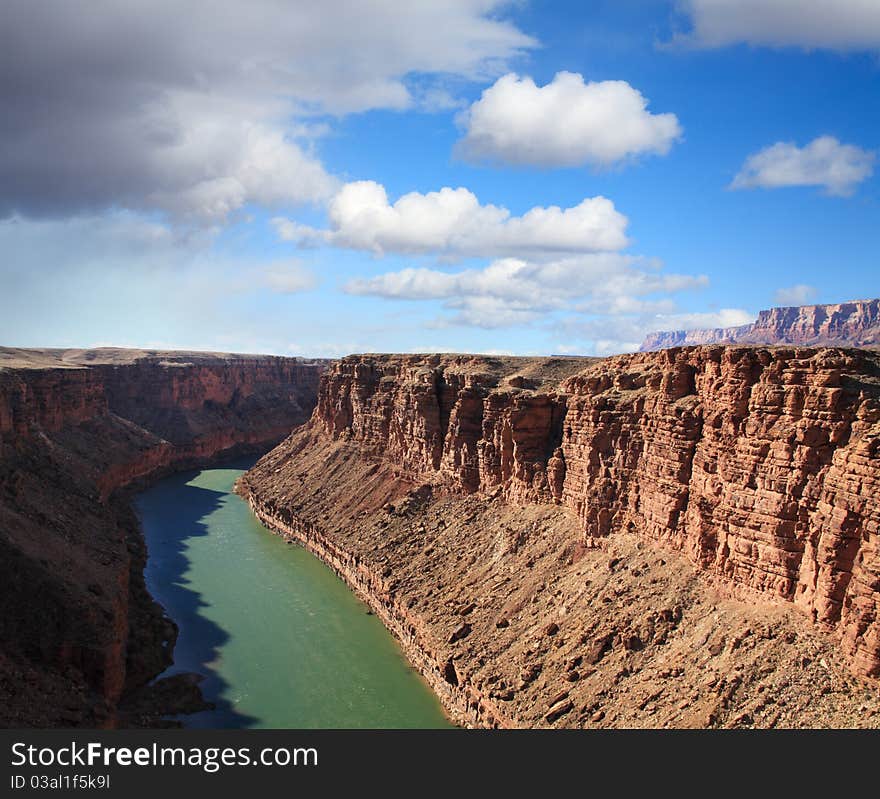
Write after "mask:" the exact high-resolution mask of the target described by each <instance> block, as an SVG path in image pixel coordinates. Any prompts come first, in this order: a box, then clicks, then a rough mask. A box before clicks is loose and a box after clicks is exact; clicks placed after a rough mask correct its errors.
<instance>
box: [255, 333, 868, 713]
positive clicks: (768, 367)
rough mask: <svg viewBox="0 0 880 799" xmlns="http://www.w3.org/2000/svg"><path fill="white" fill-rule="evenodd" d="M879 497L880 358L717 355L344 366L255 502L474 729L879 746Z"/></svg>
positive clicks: (352, 360)
mask: <svg viewBox="0 0 880 799" xmlns="http://www.w3.org/2000/svg"><path fill="white" fill-rule="evenodd" d="M878 480H880V357H878V356H877V355H876V354H874V353H870V352H867V351H859V350H843V349H820V350H815V349H804V348H776V349H760V348H748V347H699V348H686V349H675V350H668V351H664V352H660V353H646V354H636V355H631V356H619V357H616V358H610V359H606V360H603V361H593V362H591V361H587V360H586V359H583V360H578V359H545V360H540V359H520V360H517V359H502V358H481V357H464V356H352V357H349V358H344V359H342V360H341V361H339V362H336V363H335V364H333V366H332V367H331V368H330V369H329V370H328V371H327V373H326V374H325V376H324V378H323V379H322V382H321V387H320V390H319V396H318V404H317V407H316V409H315V412H314V414H313V416H312V419H311V421H310V422H309V424H308V425H306V426H305V427H303V428H301V429H300V430H298V431H295V432H294V434H293V435H292V436H291V437H290V438H289V439H287V440H286V441H285V442H284V443H282V444H281V445H279V447H277V448H276V449H275V450H274V451H273V452H271V453H270V454H269V455H267V456H265V457H264V458H263V459H262V460H261V461H260V462H259V463H258V464H257V465H256V466H255V468H254V469H253V470H251V471H250V472H248V473H247V474H246V475H245V477H244V478H243V479H242V480H241V482H240V487H239V490H240V491H241V493H242V494H243V495H244V496H245V497H247V498H248V500H249V501H250V503H251V505H252V507H253V508H254V510H255V512H256V513H257V514H258V515H259V516H260V517H261V518H262V519H263V521H264V522H265V523H266V524H267V525H268V526H270V527H271V528H273V529H275V530H276V531H278V532H280V533H282V534H284V535H287V536H291V537H294V538H297V539H298V540H300V541H302V542H303V543H305V545H306V546H308V547H310V548H311V549H312V550H313V551H315V552H316V553H317V554H319V555H320V556H321V557H322V558H324V559H325V560H326V561H327V562H328V563H330V564H331V565H332V566H333V567H334V568H335V569H336V570H337V571H338V572H339V573H340V574H341V575H342V576H343V577H344V578H345V579H346V580H347V581H348V582H349V583H350V584H351V585H352V586H353V587H354V588H355V589H356V590H357V591H359V593H361V594H362V596H364V598H365V599H367V601H369V602H370V603H371V604H372V606H373V607H374V609H375V610H376V612H377V613H378V614H379V615H380V616H381V617H382V618H383V619H384V621H385V623H386V624H387V625H388V626H389V628H390V629H392V631H394V632H395V633H396V634H397V636H398V637H399V638H400V640H401V641H402V642H403V645H404V647H405V648H406V650H407V652H408V654H409V656H410V658H411V660H412V661H413V663H414V664H416V665H417V666H418V668H419V669H420V670H421V671H422V673H423V674H425V676H426V678H427V679H428V680H429V682H430V683H431V684H432V685H433V686H434V688H435V690H436V691H437V693H438V695H440V697H441V698H442V699H443V701H444V703H445V704H446V706H447V708H448V709H449V710H450V712H451V713H452V715H453V716H454V717H455V718H456V719H457V720H459V721H460V722H462V723H465V724H472V725H481V726H532V725H535V724H539V725H540V724H553V725H571V726H582V725H589V724H599V725H614V726H643V725H644V726H665V725H669V726H694V725H698V726H699V725H710V724H711V725H728V726H743V725H745V726H752V725H755V726H772V725H779V724H782V725H790V726H852V725H855V726H859V725H863V724H867V725H870V726H877V725H878V724H880V717H878V715H877V714H878V711H880V695H878V691H877V683H876V681H875V680H874V679H873V678H876V677H878V676H880V622H878V604H880V558H878V548H877V540H878V525H880V506H878V503H877V499H876V498H877V496H878V487H880V486H878ZM865 678H868V679H867V680H866V681H865V682H862V681H861V680H863V679H865Z"/></svg>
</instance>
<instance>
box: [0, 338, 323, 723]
mask: <svg viewBox="0 0 880 799" xmlns="http://www.w3.org/2000/svg"><path fill="white" fill-rule="evenodd" d="M0 356H2V357H0V598H2V602H3V606H4V613H3V614H2V616H0V705H2V707H3V711H2V713H0V721H5V722H6V724H5V725H4V726H31V725H35V726H55V725H58V724H62V725H67V726H70V725H73V724H82V723H85V724H89V725H100V724H105V723H108V722H109V721H110V720H111V719H112V718H113V715H114V713H115V707H116V705H117V703H118V701H119V699H120V697H121V696H122V694H123V693H124V692H125V691H127V690H130V689H132V688H137V687H138V686H140V685H143V684H144V683H146V682H147V681H149V680H150V679H151V678H152V677H153V676H155V674H156V673H158V672H159V671H161V670H162V669H163V668H164V666H165V665H167V662H168V650H167V649H166V648H165V644H164V643H163V641H164V642H167V641H168V640H169V639H170V640H173V636H174V632H173V625H171V624H169V623H168V622H167V621H166V620H164V619H163V616H162V612H161V609H159V608H158V607H157V606H155V605H154V603H152V600H151V599H150V598H149V595H148V594H147V593H146V589H145V587H144V584H143V576H142V569H143V565H144V558H145V553H144V551H143V544H142V541H141V540H140V537H139V535H138V533H137V527H136V523H135V521H134V519H133V518H132V517H131V512H130V510H129V508H128V506H127V503H125V502H124V501H123V500H122V499H120V498H116V497H113V496H112V494H113V492H114V491H115V490H116V489H118V488H122V487H124V486H126V485H128V484H130V483H131V482H132V481H133V480H136V479H139V478H144V477H148V476H149V475H151V474H156V473H159V472H161V471H167V470H169V469H171V468H176V467H179V466H185V465H188V464H194V463H196V462H198V461H204V460H206V459H211V458H214V457H216V456H218V455H220V454H222V453H233V452H240V451H259V450H265V449H268V448H269V447H271V446H272V445H273V444H274V443H276V442H277V441H279V440H281V439H282V438H283V437H284V436H285V435H287V434H288V433H289V432H290V430H291V429H292V428H293V427H295V426H296V425H298V424H301V423H302V422H304V421H305V420H306V419H307V418H308V416H309V414H310V413H311V410H312V408H313V407H314V404H315V399H316V395H317V387H318V381H319V376H320V372H321V370H322V369H323V363H321V362H305V361H302V360H299V359H295V358H276V357H259V356H214V355H204V354H196V353H183V354H177V353H157V354H145V353H132V354H128V353H124V352H122V353H120V352H119V351H107V352H101V351H96V352H76V353H68V352H64V351H48V352H47V351H41V352H23V351H12V350H3V351H2V352H0ZM22 685H28V686H30V688H29V689H27V690H25V689H22V688H21V686H22Z"/></svg>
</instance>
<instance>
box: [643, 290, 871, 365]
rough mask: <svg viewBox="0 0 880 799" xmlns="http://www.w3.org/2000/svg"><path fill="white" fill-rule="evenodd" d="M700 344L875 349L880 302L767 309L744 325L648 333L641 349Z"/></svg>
mask: <svg viewBox="0 0 880 799" xmlns="http://www.w3.org/2000/svg"><path fill="white" fill-rule="evenodd" d="M705 344H764V345H774V344H796V345H802V346H810V347H817V346H823V347H827V346H843V347H876V346H880V299H875V300H855V301H854V302H841V303H837V304H835V305H801V306H795V307H788V308H771V309H770V310H767V311H761V312H760V313H759V314H758V318H757V320H756V321H754V322H753V323H751V324H748V325H740V326H738V327H717V328H709V329H704V330H672V331H666V332H659V333H651V334H649V335H648V336H646V337H645V340H644V342H643V343H642V347H641V350H642V352H650V351H654V350H663V349H669V348H670V347H685V346H694V345H705Z"/></svg>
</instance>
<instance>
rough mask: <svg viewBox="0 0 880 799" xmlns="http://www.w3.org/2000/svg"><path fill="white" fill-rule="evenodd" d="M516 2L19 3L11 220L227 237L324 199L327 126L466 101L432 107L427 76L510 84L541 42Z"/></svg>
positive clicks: (330, 183) (8, 56) (5, 44)
mask: <svg viewBox="0 0 880 799" xmlns="http://www.w3.org/2000/svg"><path fill="white" fill-rule="evenodd" d="M503 5H504V3H503V2H502V0H424V2H419V3H408V4H399V3H387V2H382V0H371V1H369V2H357V3H354V2H350V0H325V1H324V2H322V3H295V4H292V3H289V2H287V0H250V2H247V3H242V2H239V1H238V0H193V2H189V3H187V4H186V8H185V11H182V10H181V5H180V3H179V2H174V1H173V0H149V2H147V0H135V1H133V2H126V3H119V2H109V1H108V0H100V1H99V2H95V1H94V0H66V2H64V3H34V2H32V1H31V0H7V1H6V2H4V4H3V25H2V31H0V103H2V107H3V115H2V116H3V118H2V123H0V217H4V216H10V215H13V214H24V215H29V216H35V215H42V216H46V215H56V216H57V215H67V214H72V213H85V214H88V213H93V212H95V211H100V210H102V209H106V208H120V207H122V208H128V209H134V210H147V211H154V210H159V211H162V212H165V213H168V214H171V215H173V216H174V217H176V218H182V219H184V220H188V221H200V222H203V223H208V224H210V223H214V222H218V221H222V220H223V219H225V218H226V217H227V215H229V214H230V213H233V212H235V211H236V210H238V209H240V208H241V207H242V206H243V205H245V204H247V203H258V204H261V205H269V206H271V205H281V204H295V203H303V202H313V201H314V202H322V201H324V200H325V199H327V198H328V197H329V196H330V195H332V193H333V192H334V191H335V189H336V182H335V181H334V180H333V178H332V177H331V176H329V175H328V174H327V172H326V170H325V169H324V167H323V166H322V165H321V163H320V161H319V159H318V158H317V157H316V155H315V154H314V153H313V152H312V150H311V148H310V143H309V140H308V137H309V135H310V134H311V133H313V132H314V127H313V126H312V125H311V121H312V120H315V117H316V115H322V114H345V113H350V112H357V111H363V110H367V109H373V108H389V109H403V108H407V107H410V106H412V105H414V104H418V103H419V102H421V103H423V104H425V105H431V106H433V107H440V106H442V105H444V104H448V103H450V102H452V99H451V98H449V97H443V96H442V94H441V93H440V92H439V90H438V91H436V92H433V93H432V92H428V94H427V95H425V96H424V97H421V95H420V94H419V92H421V91H422V90H421V89H419V90H418V91H417V92H416V96H414V95H413V92H412V91H411V90H410V88H409V82H410V80H411V79H413V80H415V78H413V76H417V78H418V81H420V82H421V83H422V84H423V83H424V76H425V75H429V76H430V75H438V76H455V77H457V78H458V79H461V80H488V79H491V78H492V77H494V76H495V75H498V74H500V73H501V72H503V71H504V69H505V68H506V64H507V63H508V62H509V61H510V60H511V59H513V58H515V57H517V56H518V55H519V54H521V53H523V52H524V51H525V50H527V49H528V48H530V47H532V46H533V45H534V44H535V42H534V41H533V40H532V39H530V38H529V37H527V36H525V35H524V34H522V33H521V32H520V31H518V30H517V29H516V28H515V27H514V26H513V25H512V24H511V23H509V22H506V21H504V20H503V19H501V18H500V17H499V13H500V11H501V10H502V6H503ZM341 20H344V24H343V23H342V22H341ZM304 137H305V140H304Z"/></svg>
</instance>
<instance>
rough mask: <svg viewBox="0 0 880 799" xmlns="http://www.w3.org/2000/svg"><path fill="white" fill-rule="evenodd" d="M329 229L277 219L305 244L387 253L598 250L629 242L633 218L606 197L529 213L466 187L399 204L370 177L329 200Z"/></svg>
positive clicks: (413, 196) (284, 232)
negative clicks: (517, 212) (515, 212)
mask: <svg viewBox="0 0 880 799" xmlns="http://www.w3.org/2000/svg"><path fill="white" fill-rule="evenodd" d="M328 218H329V222H330V228H329V229H328V230H316V229H314V228H310V227H307V226H305V225H300V224H298V223H296V222H293V221H291V220H288V219H282V218H276V219H274V220H273V223H274V224H275V227H276V229H277V230H278V233H279V235H280V236H281V237H282V238H284V239H288V240H291V241H296V242H298V243H300V244H302V245H306V246H308V245H310V244H311V245H314V244H320V243H325V244H331V245H333V246H336V247H346V248H350V249H354V250H366V251H370V252H373V253H376V254H377V255H382V254H384V253H388V252H393V253H402V254H410V255H414V254H421V253H432V254H436V255H443V256H450V257H467V256H485V257H491V256H501V255H509V254H511V255H512V254H523V253H554V252H556V253H560V252H599V251H609V250H619V249H622V248H623V247H625V246H626V245H627V239H626V225H627V221H628V220H627V218H626V217H625V216H624V215H623V214H621V213H620V212H619V211H617V210H616V209H615V207H614V203H612V202H611V200H608V199H606V198H605V197H592V198H588V199H585V200H583V201H582V202H581V203H580V204H579V205H576V206H574V207H572V208H564V209H563V208H559V207H558V206H550V207H548V208H542V207H535V208H532V209H531V210H530V211H527V212H526V213H525V214H523V215H522V216H511V214H510V211H508V210H507V209H506V208H503V207H500V206H497V205H481V204H480V201H479V200H478V199H477V197H476V195H474V194H473V193H472V192H470V191H468V190H467V189H465V188H457V189H452V188H449V187H445V188H442V189H440V191H432V192H428V193H427V194H420V193H419V192H411V193H409V194H405V195H404V196H403V197H401V198H400V199H398V200H397V201H396V202H395V203H394V204H393V205H392V204H391V203H389V201H388V195H387V194H386V192H385V188H384V187H383V186H381V185H380V184H378V183H375V182H373V181H370V180H364V181H357V182H355V183H347V184H345V186H343V187H342V189H341V190H340V191H339V192H338V193H337V194H336V195H335V196H334V197H333V199H332V200H331V201H330V204H329V208H328Z"/></svg>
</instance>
